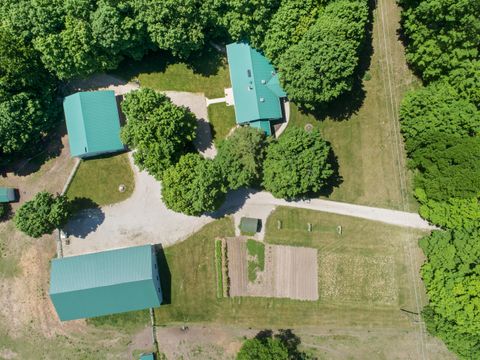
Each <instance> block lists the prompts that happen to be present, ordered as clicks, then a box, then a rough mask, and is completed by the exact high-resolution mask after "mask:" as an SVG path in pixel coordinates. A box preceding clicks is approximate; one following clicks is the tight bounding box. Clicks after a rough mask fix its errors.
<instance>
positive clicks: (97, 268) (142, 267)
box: [49, 245, 162, 321]
mask: <svg viewBox="0 0 480 360" xmlns="http://www.w3.org/2000/svg"><path fill="white" fill-rule="evenodd" d="M49 294H50V298H51V300H52V303H53V305H54V307H55V310H56V311H57V314H58V317H59V318H60V320H62V321H65V320H74V319H83V318H91V317H96V316H102V315H109V314H116V313H122V312H127V311H133V310H142V309H147V308H152V307H158V306H160V304H161V303H162V290H161V287H160V279H159V269H158V266H157V259H156V255H155V251H154V248H153V246H152V245H143V246H135V247H129V248H123V249H118V250H109V251H102V252H98V253H92V254H86V255H78V256H71V257H65V258H59V259H53V260H52V266H51V271H50V292H49Z"/></svg>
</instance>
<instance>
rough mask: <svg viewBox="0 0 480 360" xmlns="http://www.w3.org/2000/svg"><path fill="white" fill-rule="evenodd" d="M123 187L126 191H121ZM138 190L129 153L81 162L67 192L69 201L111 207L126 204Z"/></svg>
mask: <svg viewBox="0 0 480 360" xmlns="http://www.w3.org/2000/svg"><path fill="white" fill-rule="evenodd" d="M120 184H124V185H125V186H126V190H125V192H123V193H121V192H120V191H118V186H119V185H120ZM134 187H135V181H134V178H133V171H132V168H131V166H130V162H129V160H128V154H126V153H124V154H119V155H113V156H104V157H98V158H94V159H89V160H82V162H81V164H80V166H79V168H78V170H77V172H76V174H75V176H74V177H73V180H72V182H71V183H70V186H69V187H68V190H67V197H68V198H69V199H70V200H74V199H76V198H79V199H82V200H81V201H80V202H81V204H79V206H82V205H83V204H85V205H86V206H88V204H89V203H90V204H91V203H92V202H93V203H94V204H96V205H100V206H103V205H110V204H114V203H117V202H120V201H123V200H125V199H127V198H128V197H130V195H132V192H133V189H134Z"/></svg>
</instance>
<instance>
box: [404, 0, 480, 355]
mask: <svg viewBox="0 0 480 360" xmlns="http://www.w3.org/2000/svg"><path fill="white" fill-rule="evenodd" d="M400 3H401V5H402V7H403V11H402V30H403V34H404V36H405V42H406V50H407V60H408V61H409V64H410V65H411V67H412V68H413V70H414V71H415V72H416V73H417V74H418V75H419V76H420V77H421V78H422V79H423V82H424V87H422V88H419V89H418V90H414V91H411V92H410V93H409V94H407V96H406V97H405V99H404V100H403V103H402V106H401V109H400V120H401V129H402V132H403V136H404V139H405V147H406V151H407V154H408V157H409V159H410V160H409V161H410V167H411V168H412V169H413V171H414V173H415V179H414V185H415V194H416V196H417V199H418V200H419V202H420V214H421V215H422V216H423V217H425V218H426V219H428V220H429V221H431V222H432V223H434V224H436V225H438V226H440V227H442V228H444V229H445V231H434V232H433V233H432V234H431V235H430V236H427V237H425V238H423V239H422V240H421V241H420V246H421V248H422V249H423V251H424V253H425V255H426V256H427V262H426V263H425V264H424V266H423V267H422V276H423V280H424V282H425V285H426V288H427V292H428V295H429V299H430V303H429V305H428V306H427V307H426V308H425V309H424V311H423V318H424V320H425V323H426V325H427V329H428V331H429V332H430V333H432V334H434V335H437V336H439V337H440V338H441V339H442V340H443V341H444V342H445V343H446V344H447V346H448V347H449V348H450V349H451V350H452V351H454V352H455V353H457V354H458V355H459V356H460V357H461V358H465V359H477V358H480V326H479V324H480V265H479V258H480V232H479V229H480V202H479V199H480V136H479V135H480V134H479V132H480V111H479V107H480V61H479V60H480V58H479V44H480V18H479V16H478V14H480V2H478V1H470V0H425V1H418V0H402V1H401V2H400Z"/></svg>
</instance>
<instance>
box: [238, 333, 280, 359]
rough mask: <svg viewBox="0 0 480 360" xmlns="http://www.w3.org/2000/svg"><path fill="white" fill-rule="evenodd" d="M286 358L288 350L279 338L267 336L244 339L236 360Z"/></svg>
mask: <svg viewBox="0 0 480 360" xmlns="http://www.w3.org/2000/svg"><path fill="white" fill-rule="evenodd" d="M253 359H255V360H288V359H289V356H288V350H287V348H286V347H285V345H283V344H282V342H281V341H280V340H279V339H273V338H268V339H265V340H260V339H256V338H255V339H248V340H246V341H245V342H244V343H243V345H242V348H241V349H240V351H239V353H238V354H237V360H253Z"/></svg>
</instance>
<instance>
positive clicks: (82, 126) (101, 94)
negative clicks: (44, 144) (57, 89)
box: [63, 90, 125, 158]
mask: <svg viewBox="0 0 480 360" xmlns="http://www.w3.org/2000/svg"><path fill="white" fill-rule="evenodd" d="M63 109H64V112H65V121H66V123H67V131H68V141H69V143H70V154H71V156H72V157H80V158H86V157H91V156H96V155H100V154H105V153H113V152H117V151H121V150H123V149H124V148H125V147H124V145H123V144H122V142H121V140H120V116H119V113H118V106H117V101H116V99H115V93H114V92H113V91H110V90H105V91H86V92H78V93H76V94H73V95H70V96H67V97H66V98H65V99H64V100H63Z"/></svg>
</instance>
